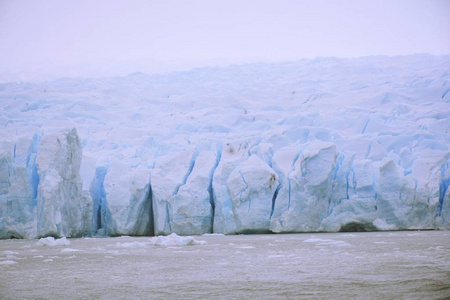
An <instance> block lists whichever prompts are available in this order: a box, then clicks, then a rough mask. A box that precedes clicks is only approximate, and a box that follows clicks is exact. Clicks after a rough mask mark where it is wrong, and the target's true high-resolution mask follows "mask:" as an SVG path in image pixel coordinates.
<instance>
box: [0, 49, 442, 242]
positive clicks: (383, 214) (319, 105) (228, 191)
mask: <svg viewBox="0 0 450 300" xmlns="http://www.w3.org/2000/svg"><path fill="white" fill-rule="evenodd" d="M449 70H450V58H449V57H448V56H429V55H415V56H406V57H390V58H389V57H366V58H360V59H334V58H320V59H314V60H302V61H298V62H287V63H277V64H251V65H242V66H237V65H233V66H229V67H220V68H218V67H217V68H203V69H194V70H191V71H188V72H181V73H171V74H165V75H151V76H150V75H145V74H142V73H134V74H131V75H129V76H126V77H117V78H105V79H84V78H75V79H70V78H63V79H59V80H56V81H52V82H37V83H36V82H35V83H2V84H0V103H1V105H0V136H1V141H0V238H11V237H17V238H38V237H46V236H53V237H62V236H67V237H80V236H94V235H100V236H105V235H106V236H119V235H153V234H154V235H169V234H171V233H176V234H179V235H195V234H204V233H223V234H235V233H268V232H276V233H278V232H314V231H329V232H336V231H369V230H397V229H437V228H440V229H449V228H450V189H449V188H448V187H449V185H450V168H449V166H450V160H449V159H450V152H449V145H450V134H449V129H450V81H449V80H450V71H449Z"/></svg>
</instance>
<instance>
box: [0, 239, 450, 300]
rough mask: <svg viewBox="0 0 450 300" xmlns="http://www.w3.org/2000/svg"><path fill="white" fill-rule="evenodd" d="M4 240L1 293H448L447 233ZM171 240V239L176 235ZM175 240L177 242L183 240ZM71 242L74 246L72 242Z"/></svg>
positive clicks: (267, 296) (425, 295)
mask: <svg viewBox="0 0 450 300" xmlns="http://www.w3.org/2000/svg"><path fill="white" fill-rule="evenodd" d="M154 239H155V238H150V237H117V238H81V239H67V241H64V242H63V243H62V242H61V243H55V244H54V245H49V244H43V243H37V240H1V241H0V298H1V299H299V298H302V299H304V298H306V299H337V298H339V299H444V298H446V297H448V296H449V295H450V264H449V261H450V232H448V231H406V232H371V233H317V234H279V235H275V234H271V235H234V236H227V235H205V236H196V237H195V238H193V239H194V240H195V241H198V242H199V243H193V244H192V243H191V244H190V245H187V244H188V243H181V244H179V245H174V244H173V243H172V244H170V243H169V245H166V246H163V245H160V246H158V245H156V244H155V243H154V241H155V240H154ZM172 240H174V238H173V237H172ZM178 241H180V240H179V239H178ZM67 242H69V245H67Z"/></svg>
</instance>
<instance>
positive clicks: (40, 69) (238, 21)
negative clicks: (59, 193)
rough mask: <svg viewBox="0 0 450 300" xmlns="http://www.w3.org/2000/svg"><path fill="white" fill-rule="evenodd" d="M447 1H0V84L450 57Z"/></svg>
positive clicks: (449, 12)
mask: <svg viewBox="0 0 450 300" xmlns="http://www.w3.org/2000/svg"><path fill="white" fill-rule="evenodd" d="M449 16H450V1H448V0H398V1H395V0H378V1H377V0H367V1H366V0H346V1H327V0H319V1H301V0H300V1H294V0H292V1H282V0H278V1H276V0H254V1H245V0H240V1H237V0H231V1H230V0H226V1H225V0H218V1H213V0H194V1H181V0H169V1H167V0H155V1H150V0H149V1H134V0H131V1H128V0H127V1H123V0H114V1H109V0H64V1H60V0H23V1H22V0H0V81H11V80H39V79H41V80H44V79H52V78H56V77H62V76H108V75H126V74H128V73H132V72H135V71H141V72H146V73H154V72H166V71H173V70H183V69H189V68H192V67H202V66H208V65H226V64H230V63H246V62H259V61H262V62H267V61H288V60H298V59H302V58H314V57H319V56H321V57H328V56H333V57H360V56H370V55H407V54H415V53H430V54H437V55H440V54H450V17H449Z"/></svg>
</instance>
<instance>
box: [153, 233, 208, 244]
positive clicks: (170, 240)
mask: <svg viewBox="0 0 450 300" xmlns="http://www.w3.org/2000/svg"><path fill="white" fill-rule="evenodd" d="M205 244H206V241H198V240H196V239H194V238H193V237H192V236H179V235H177V234H176V233H172V234H170V235H168V236H162V235H160V236H156V237H152V238H151V239H150V245H153V246H188V245H205Z"/></svg>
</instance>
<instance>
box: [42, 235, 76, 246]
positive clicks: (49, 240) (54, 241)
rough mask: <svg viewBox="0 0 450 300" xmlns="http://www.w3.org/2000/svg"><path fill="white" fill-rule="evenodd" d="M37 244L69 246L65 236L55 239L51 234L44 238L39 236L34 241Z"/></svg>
mask: <svg viewBox="0 0 450 300" xmlns="http://www.w3.org/2000/svg"><path fill="white" fill-rule="evenodd" d="M36 245H37V246H52V247H53V246H69V245H70V241H69V240H68V239H66V237H62V238H60V239H55V238H54V237H52V236H49V237H46V238H40V239H39V240H38V241H37V242H36Z"/></svg>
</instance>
